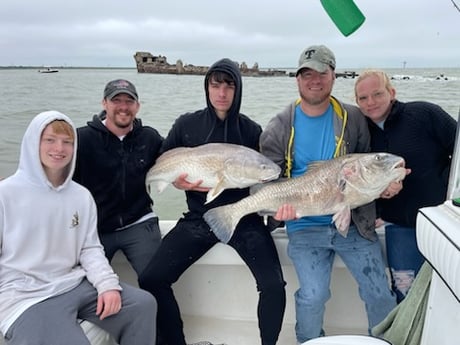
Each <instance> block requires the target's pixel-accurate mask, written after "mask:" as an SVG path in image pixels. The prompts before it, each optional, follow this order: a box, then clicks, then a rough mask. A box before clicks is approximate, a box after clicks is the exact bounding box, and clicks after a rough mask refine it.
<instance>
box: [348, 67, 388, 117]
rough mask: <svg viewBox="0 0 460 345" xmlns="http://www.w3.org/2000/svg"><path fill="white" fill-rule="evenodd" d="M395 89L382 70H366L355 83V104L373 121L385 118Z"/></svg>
mask: <svg viewBox="0 0 460 345" xmlns="http://www.w3.org/2000/svg"><path fill="white" fill-rule="evenodd" d="M395 96H396V91H395V89H394V88H393V87H392V85H391V83H390V81H389V79H388V77H387V76H386V75H385V74H384V73H383V72H378V71H368V72H365V73H364V74H362V75H361V76H360V77H359V78H358V80H357V81H356V84H355V97H356V104H357V105H358V107H359V108H360V109H361V111H362V112H363V114H364V115H366V116H367V117H368V118H370V119H371V120H372V121H373V122H375V123H380V122H382V121H384V120H385V119H386V117H387V116H388V114H389V112H390V108H391V104H392V102H393V100H394V99H395Z"/></svg>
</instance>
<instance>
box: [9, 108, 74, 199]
mask: <svg viewBox="0 0 460 345" xmlns="http://www.w3.org/2000/svg"><path fill="white" fill-rule="evenodd" d="M54 120H64V121H65V122H67V123H68V124H69V125H70V126H71V127H72V129H73V132H74V138H75V141H74V152H73V157H72V160H71V161H70V164H69V171H68V175H67V177H66V180H65V182H64V183H63V184H62V185H60V186H58V187H53V185H52V184H51V182H50V181H49V180H48V178H47V176H46V174H45V170H44V169H43V166H42V163H41V160H40V138H41V135H42V132H43V131H44V129H45V127H46V126H47V125H48V124H50V123H51V122H53V121H54ZM76 154H77V132H76V129H75V126H74V124H73V122H72V120H70V118H69V117H67V116H66V115H64V114H62V113H60V112H58V111H54V110H52V111H45V112H43V113H40V114H38V115H37V116H35V117H34V118H33V119H32V121H31V122H30V124H29V126H28V127H27V129H26V132H25V134H24V137H23V138H22V144H21V153H20V155H19V166H18V170H17V172H16V174H19V175H22V177H24V178H25V179H27V180H28V181H30V182H31V183H32V184H34V185H42V186H46V187H49V188H53V189H56V190H59V189H61V188H64V187H65V186H66V185H67V184H68V183H69V181H71V180H72V175H73V172H74V170H75V158H76Z"/></svg>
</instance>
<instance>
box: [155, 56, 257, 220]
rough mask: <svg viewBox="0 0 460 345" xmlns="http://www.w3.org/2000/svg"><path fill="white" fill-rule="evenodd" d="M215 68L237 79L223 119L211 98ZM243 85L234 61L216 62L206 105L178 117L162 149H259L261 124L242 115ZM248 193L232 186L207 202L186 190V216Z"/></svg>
mask: <svg viewBox="0 0 460 345" xmlns="http://www.w3.org/2000/svg"><path fill="white" fill-rule="evenodd" d="M215 71H220V72H225V73H227V74H228V75H230V76H231V77H232V79H233V80H234V82H235V96H234V99H233V103H232V105H231V107H230V110H229V111H228V114H227V117H226V118H225V120H223V121H222V120H221V119H219V117H218V116H217V114H216V112H215V110H214V108H213V106H212V105H211V102H210V100H209V92H208V82H209V77H210V75H211V74H212V73H213V72H215ZM242 88H243V85H242V79H241V73H240V70H239V68H238V65H237V64H236V63H235V62H233V61H231V60H230V59H226V58H225V59H222V60H219V61H217V62H216V63H214V64H213V65H212V66H211V67H210V68H209V70H208V72H207V73H206V76H205V79H204V89H205V94H206V104H207V107H206V108H204V109H201V110H198V111H196V112H194V113H186V114H183V115H181V116H179V117H178V118H177V120H176V121H175V123H174V125H173V126H172V128H171V130H170V131H169V134H168V136H167V137H166V139H165V140H164V142H163V145H162V147H161V151H162V152H164V151H167V150H170V149H173V148H175V147H181V146H186V147H195V146H199V145H203V144H207V143H232V144H239V145H243V146H246V147H249V148H252V149H254V150H257V151H258V150H259V136H260V134H261V132H262V127H261V126H260V125H259V124H257V123H256V122H254V121H252V120H251V119H249V117H247V116H246V115H244V114H240V107H241V96H242ZM247 195H249V189H248V188H245V189H229V190H226V191H224V192H223V193H222V194H221V195H220V196H219V197H218V198H216V199H215V200H214V201H212V202H211V203H209V204H207V205H205V204H204V203H205V202H206V193H204V192H194V191H186V197H187V204H188V208H189V213H188V214H187V216H188V217H192V218H201V217H202V215H203V214H204V212H206V211H207V210H208V209H210V208H213V207H216V206H220V205H225V204H229V203H233V202H235V201H238V200H240V199H241V198H243V197H245V196H247Z"/></svg>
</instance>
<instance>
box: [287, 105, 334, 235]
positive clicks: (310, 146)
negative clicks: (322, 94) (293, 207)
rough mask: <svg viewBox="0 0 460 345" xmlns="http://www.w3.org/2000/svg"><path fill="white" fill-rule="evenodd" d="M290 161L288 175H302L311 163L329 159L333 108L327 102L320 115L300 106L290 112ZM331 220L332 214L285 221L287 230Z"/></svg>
mask: <svg viewBox="0 0 460 345" xmlns="http://www.w3.org/2000/svg"><path fill="white" fill-rule="evenodd" d="M294 130H295V136H294V157H293V159H294V161H293V164H292V174H291V175H292V177H297V176H301V175H303V174H305V172H306V171H307V166H308V164H310V163H311V162H314V161H319V160H327V159H331V158H333V156H334V150H335V138H334V111H333V109H332V105H329V107H328V108H327V110H326V111H325V112H324V114H321V115H320V116H309V115H307V114H305V113H304V112H303V111H302V108H301V107H300V105H298V106H297V107H296V110H295V114H294ZM331 223H332V215H327V216H313V217H302V218H300V219H297V220H291V221H287V222H286V227H287V230H288V231H289V232H292V231H297V230H301V229H304V228H305V227H307V226H312V225H325V224H331Z"/></svg>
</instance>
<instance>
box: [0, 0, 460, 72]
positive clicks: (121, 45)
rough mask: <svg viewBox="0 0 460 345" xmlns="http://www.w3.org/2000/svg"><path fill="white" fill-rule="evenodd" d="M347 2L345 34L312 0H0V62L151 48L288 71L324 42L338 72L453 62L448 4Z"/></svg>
mask: <svg viewBox="0 0 460 345" xmlns="http://www.w3.org/2000/svg"><path fill="white" fill-rule="evenodd" d="M455 2H456V3H457V4H459V3H460V1H455ZM355 3H356V5H357V6H358V7H359V8H360V9H361V11H362V12H363V14H364V15H365V17H366V21H365V22H364V24H363V25H362V26H361V28H359V29H358V30H357V31H356V32H355V33H353V34H351V35H350V36H348V37H345V36H343V35H342V34H341V33H340V31H339V30H338V29H337V27H336V26H335V25H334V23H333V22H332V20H331V19H330V18H329V16H328V15H327V13H326V12H325V11H324V9H323V8H322V6H321V4H320V1H319V0H278V1H275V0H265V1H263V0H233V1H222V0H198V1H190V0H163V1H158V0H129V1H118V0H76V1H65V0H0V66H8V65H33V66H41V65H44V66H96V67H107V66H111V67H135V63H134V59H133V54H134V53H135V52H136V51H150V52H151V53H152V54H154V55H166V56H167V57H168V61H169V62H170V63H175V62H176V60H177V59H182V61H183V62H184V63H191V64H195V65H208V64H211V63H212V62H214V61H216V60H217V59H219V58H222V57H229V58H231V59H233V60H235V61H238V62H243V61H244V62H246V63H247V64H248V65H249V66H252V65H253V64H254V62H258V63H259V66H260V67H293V66H296V64H297V60H298V56H299V55H300V52H301V51H302V49H303V48H305V47H307V46H309V45H312V44H325V45H327V46H328V47H329V48H331V49H332V50H333V51H334V52H335V55H336V58H337V68H365V67H381V68H391V67H395V68H398V67H402V66H403V62H404V61H406V63H407V64H406V67H460V12H458V10H457V9H456V8H455V7H454V6H453V4H452V2H451V0H380V1H378V0H355Z"/></svg>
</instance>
